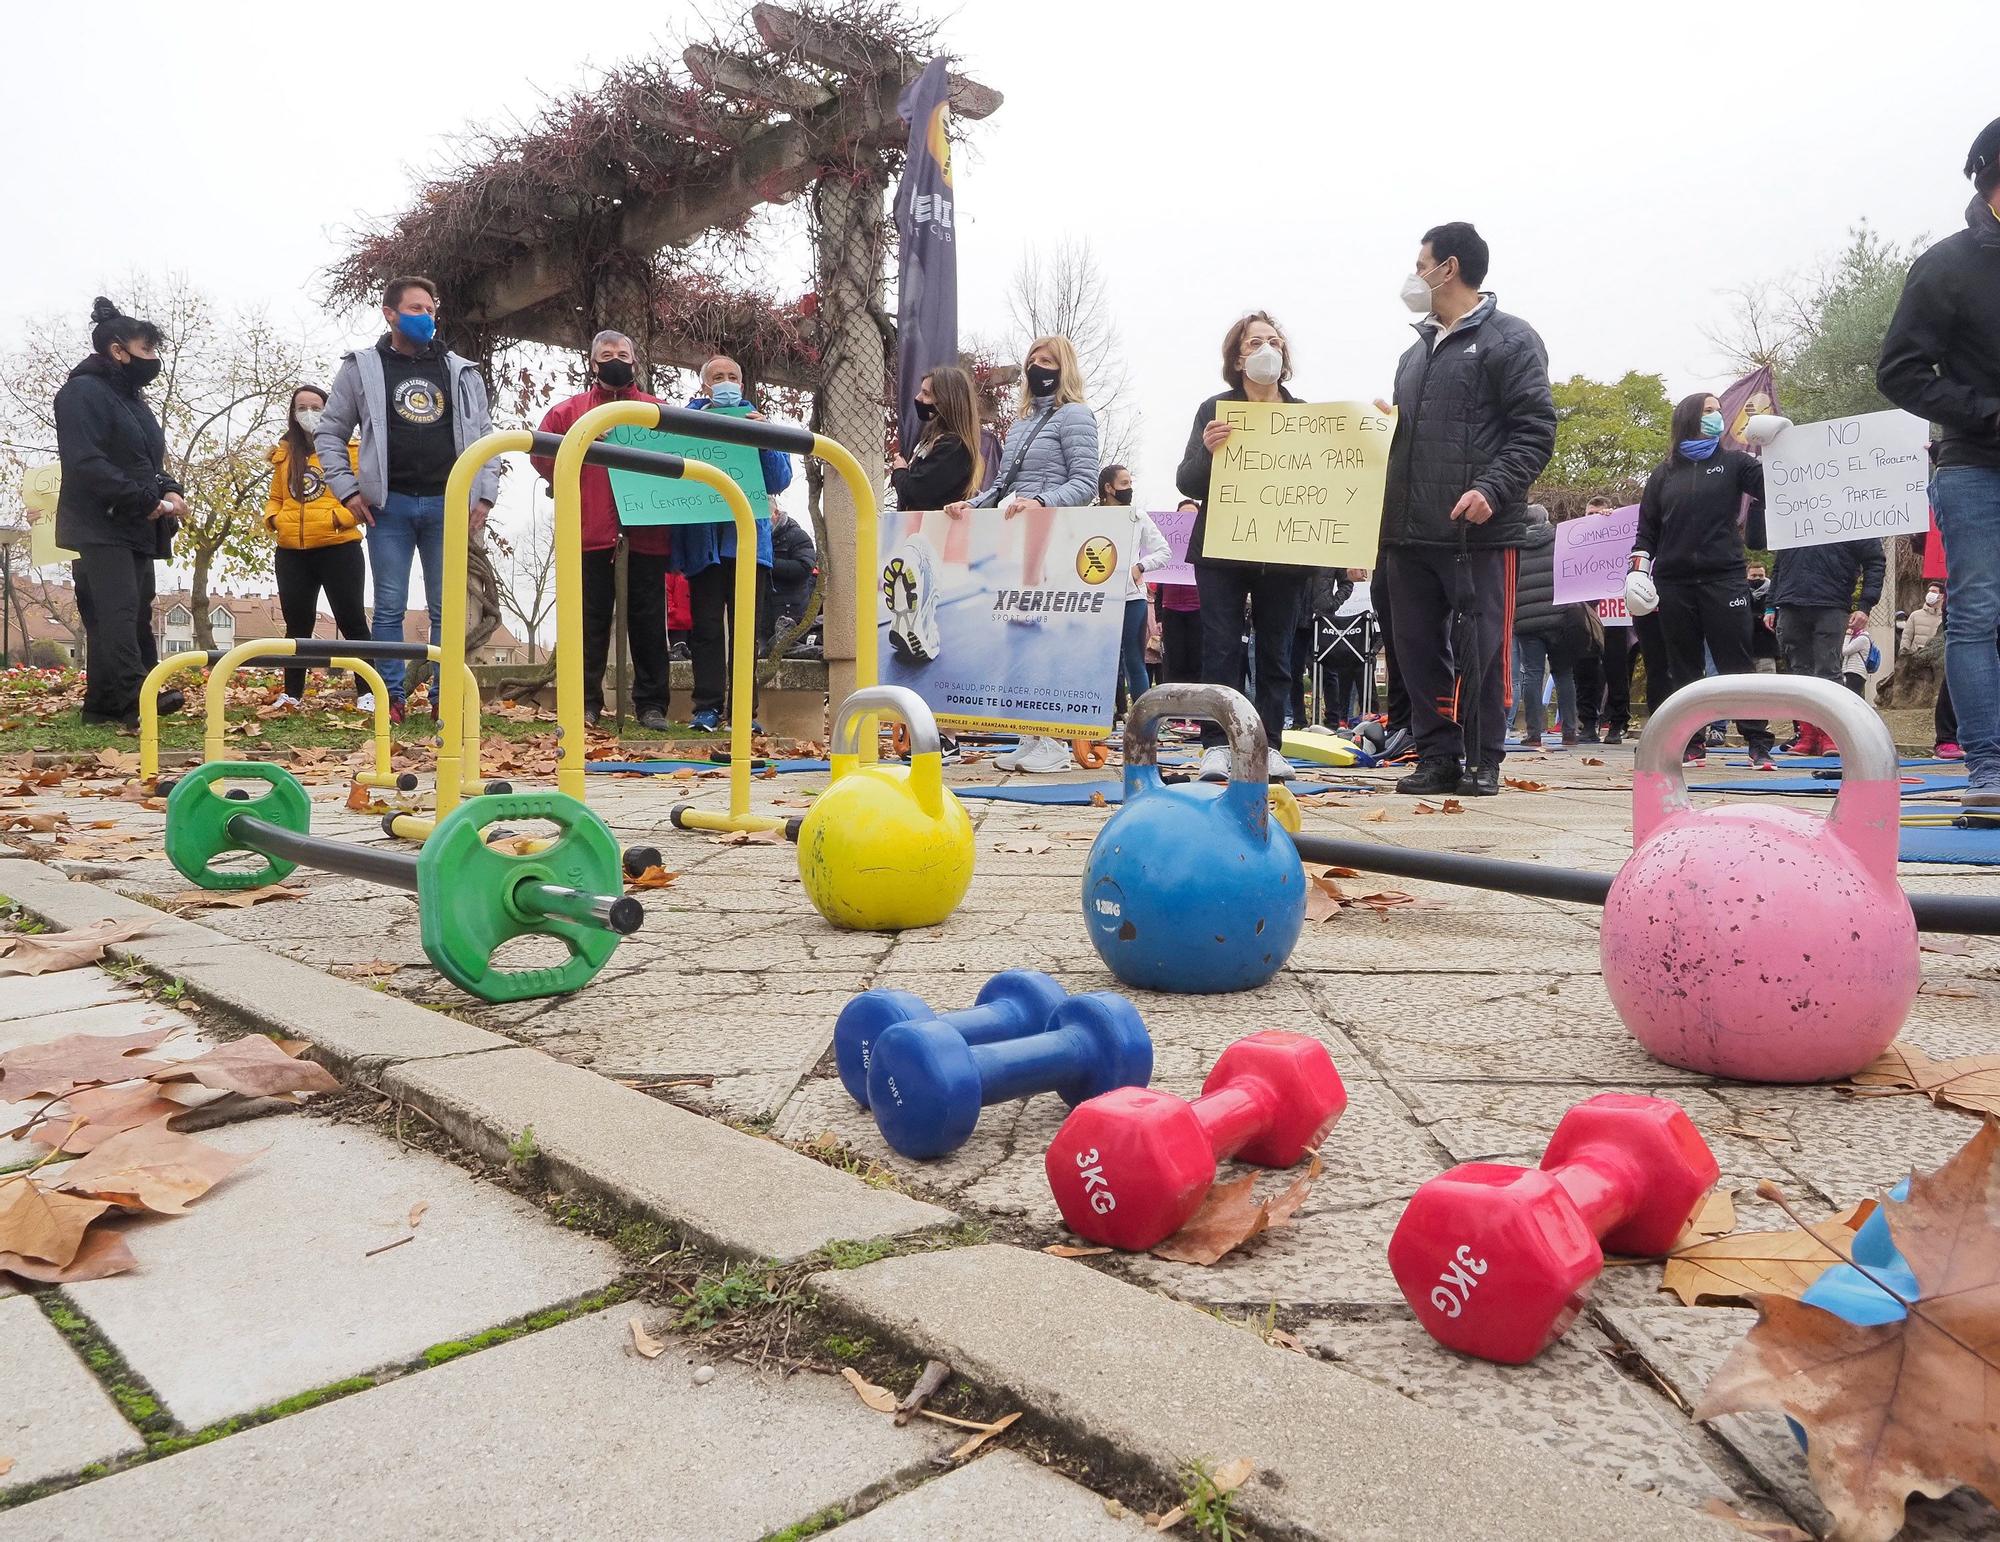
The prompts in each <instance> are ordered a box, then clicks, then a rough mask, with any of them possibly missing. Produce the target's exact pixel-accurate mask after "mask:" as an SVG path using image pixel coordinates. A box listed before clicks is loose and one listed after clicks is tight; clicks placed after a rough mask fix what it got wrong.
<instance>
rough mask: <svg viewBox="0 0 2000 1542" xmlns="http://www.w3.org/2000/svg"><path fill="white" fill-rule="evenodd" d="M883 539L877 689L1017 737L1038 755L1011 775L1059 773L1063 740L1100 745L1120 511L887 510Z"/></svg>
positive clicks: (1107, 700) (1107, 722) (1107, 698)
mask: <svg viewBox="0 0 2000 1542" xmlns="http://www.w3.org/2000/svg"><path fill="white" fill-rule="evenodd" d="M883 532H884V541H883V552H884V560H883V564H882V573H881V582H880V584H879V585H878V586H877V590H876V593H877V596H878V599H877V611H876V616H877V624H878V627H879V632H880V635H879V638H878V642H879V644H880V647H879V657H880V659H881V661H882V662H881V674H882V682H883V684H885V685H905V686H908V687H909V688H910V689H911V690H913V691H915V692H916V693H917V694H918V695H919V696H921V697H922V698H923V699H924V702H925V704H926V705H928V706H929V707H930V709H931V711H932V713H933V714H935V715H936V717H937V720H938V724H939V726H940V727H942V728H945V729H947V730H971V731H975V732H979V731H986V732H997V733H1008V732H1012V733H1018V734H1021V735H1022V736H1023V745H1024V747H1025V748H1024V751H1023V753H1030V752H1032V753H1034V754H1035V755H1036V757H1037V759H1036V763H1035V764H1034V765H1030V766H1024V767H1023V769H1030V770H1056V769H1062V767H1060V766H1057V765H1055V764H1047V765H1044V764H1042V763H1041V762H1042V761H1050V762H1053V761H1054V760H1055V759H1056V758H1057V757H1058V756H1059V757H1060V759H1061V760H1062V761H1063V762H1065V763H1066V762H1067V761H1068V759H1069V749H1068V745H1067V743H1066V742H1063V741H1067V740H1070V739H1104V738H1108V737H1110V734H1111V722H1112V710H1113V707H1114V705H1115V704H1116V699H1117V690H1118V650H1119V645H1120V643H1121V641H1122V637H1123V627H1124V619H1125V594H1126V588H1127V585H1126V581H1125V572H1124V570H1125V568H1126V567H1128V566H1129V565H1130V564H1131V561H1132V556H1131V550H1130V548H1131V546H1132V514H1131V511H1130V510H1129V509H1125V508H1086V509H1029V510H1024V511H1023V512H1022V513H1020V514H1018V515H1016V516H1015V517H1014V518H1012V519H1009V518H1007V517H1006V516H1005V515H1003V514H1002V513H1001V512H1000V511H999V510H998V509H974V510H972V511H970V512H969V513H968V514H966V515H965V517H964V518H962V519H952V518H951V517H950V516H949V515H946V514H943V513H901V514H887V513H885V514H884V516H883ZM1031 737H1032V738H1034V739H1036V740H1037V741H1039V742H1038V743H1037V744H1034V745H1029V744H1028V740H1029V738H1031Z"/></svg>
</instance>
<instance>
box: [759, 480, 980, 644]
mask: <svg viewBox="0 0 2000 1542" xmlns="http://www.w3.org/2000/svg"><path fill="white" fill-rule="evenodd" d="M954 442H956V441H954ZM818 571H819V549H818V548H817V547H815V546H814V545H813V538H812V532H811V531H809V530H807V529H806V527H805V526H804V525H801V524H800V523H799V522H798V521H797V520H796V519H783V520H773V521H772V522H771V608H772V610H773V611H774V612H775V613H776V614H777V615H780V616H790V617H792V618H793V619H794V620H796V619H797V618H798V617H800V616H803V615H804V614H805V613H806V601H807V600H809V599H811V598H812V587H813V575H814V574H816V573H817V572H818Z"/></svg>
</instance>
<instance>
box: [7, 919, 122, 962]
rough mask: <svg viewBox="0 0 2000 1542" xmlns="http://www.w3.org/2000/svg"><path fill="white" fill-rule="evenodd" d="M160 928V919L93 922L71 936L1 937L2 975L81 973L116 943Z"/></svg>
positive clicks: (57, 933) (11, 935) (14, 935)
mask: <svg viewBox="0 0 2000 1542" xmlns="http://www.w3.org/2000/svg"><path fill="white" fill-rule="evenodd" d="M159 924H160V918H159V917H158V916H142V917H141V918H139V919H138V920H136V921H114V920H109V919H106V920H103V921H93V922H91V923H90V925H88V926H79V927H78V928H76V930H74V931H68V932H36V933H32V934H31V933H25V932H13V933H9V934H8V935H7V936H4V937H0V974H54V973H56V972H58V971H59V970H63V969H81V968H82V967H83V966H84V965H85V964H94V963H96V962H97V961H98V960H99V959H101V958H102V957H104V952H105V949H107V948H109V947H110V946H111V945H112V944H113V943H116V942H130V941H131V940H132V939H133V938H134V937H138V936H142V935H143V934H145V933H146V932H149V931H151V930H152V929H153V928H154V927H156V926H158V925H159Z"/></svg>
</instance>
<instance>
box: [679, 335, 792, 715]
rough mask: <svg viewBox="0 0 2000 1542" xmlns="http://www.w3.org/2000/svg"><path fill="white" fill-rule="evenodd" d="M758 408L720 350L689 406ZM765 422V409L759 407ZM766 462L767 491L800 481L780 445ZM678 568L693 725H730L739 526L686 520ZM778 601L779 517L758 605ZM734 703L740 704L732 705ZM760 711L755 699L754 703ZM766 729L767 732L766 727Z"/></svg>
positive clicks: (763, 523)
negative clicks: (774, 585)
mask: <svg viewBox="0 0 2000 1542" xmlns="http://www.w3.org/2000/svg"><path fill="white" fill-rule="evenodd" d="M751 405H753V404H752V403H751V401H750V398H749V397H748V396H747V395H745V394H744V390H743V366H742V365H740V364H738V363H737V362H736V361H735V360H734V359H732V358H730V357H729V356H728V355H727V354H717V355H716V356H715V357H714V358H712V359H710V360H709V361H708V362H707V363H706V364H704V365H702V367H701V395H699V396H697V397H695V398H694V399H693V400H692V401H690V402H689V403H688V406H689V408H691V409H692V410H693V411H696V412H702V411H705V410H707V409H708V408H710V407H746V406H751ZM750 416H751V417H753V418H757V419H762V418H763V416H764V414H763V413H761V412H752V413H751V414H750ZM757 455H758V459H759V460H761V461H762V462H763V467H764V491H765V492H767V493H781V492H783V491H784V490H785V489H786V488H788V487H790V486H791V485H792V458H791V457H790V456H789V455H786V454H784V453H782V452H781V451H778V450H759V451H758V452H757ZM674 570H675V571H676V572H679V573H683V574H685V575H686V576H687V581H688V603H689V606H690V608H691V609H692V612H693V619H692V623H691V627H690V631H691V634H692V635H691V636H690V638H689V646H690V649H691V651H692V652H693V654H694V712H693V714H692V716H690V717H689V719H688V722H689V723H690V724H691V725H692V726H694V727H695V728H697V729H699V730H700V731H701V732H703V733H714V732H716V731H717V730H718V729H720V728H721V727H722V715H723V708H724V703H725V702H726V700H727V697H728V681H729V638H730V635H731V630H732V629H733V627H734V625H735V621H736V526H735V524H734V523H733V522H732V521H730V520H726V519H725V520H719V521H716V522H713V523H710V524H705V525H679V526H676V527H675V530H674ZM770 603H771V522H770V521H769V520H759V521H758V522H757V608H758V610H759V611H762V610H764V609H766V608H767V607H768V606H769V605H770ZM732 705H733V704H732ZM751 710H752V712H753V713H754V712H755V710H756V709H755V704H754V703H753V704H752V708H751ZM756 726H759V731H761V725H756Z"/></svg>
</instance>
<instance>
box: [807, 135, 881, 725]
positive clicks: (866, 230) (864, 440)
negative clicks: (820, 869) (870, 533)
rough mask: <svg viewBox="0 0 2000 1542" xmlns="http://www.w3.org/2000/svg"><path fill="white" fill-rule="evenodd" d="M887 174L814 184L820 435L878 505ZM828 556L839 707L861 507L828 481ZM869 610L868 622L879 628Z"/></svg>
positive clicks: (850, 684) (848, 668)
mask: <svg viewBox="0 0 2000 1542" xmlns="http://www.w3.org/2000/svg"><path fill="white" fill-rule="evenodd" d="M887 189H888V176H887V173H886V172H885V171H883V170H882V168H881V164H880V162H879V160H872V159H871V163H870V164H867V165H864V166H862V167H859V168H856V169H855V170H853V171H851V172H849V171H847V170H845V169H843V170H841V171H839V172H835V173H832V174H825V175H822V176H821V177H820V178H819V180H818V181H816V182H815V183H814V184H813V195H812V196H813V211H814V214H815V216H816V224H817V230H816V232H815V235H816V242H815V246H814V252H813V263H814V277H815V285H816V288H817V290H818V293H819V312H818V318H817V319H818V323H819V341H820V377H819V382H818V388H817V389H816V390H815V391H814V392H813V421H812V427H813V431H814V432H815V433H818V434H822V435H824V436H825V437H826V438H828V439H833V440H837V441H838V442H839V443H840V444H842V445H844V446H846V448H847V449H848V450H849V451H851V452H852V453H853V455H854V457H855V459H856V460H858V461H860V462H861V466H862V469H863V470H864V471H865V472H866V473H867V474H868V479H869V482H870V485H871V486H872V487H873V488H874V490H875V498H876V504H877V507H878V508H879V507H880V504H881V499H882V496H883V492H884V489H885V485H886V478H885V475H884V464H883V458H882V433H883V416H882V412H883V406H882V393H883V385H884V382H885V380H886V379H887V354H886V350H885V348H884V345H883V339H882V332H881V329H880V327H879V326H878V325H877V323H876V320H875V314H874V306H875V304H876V303H877V302H878V301H879V299H880V297H881V293H882V242H883V219H884V216H883V198H884V195H885V194H886V192H887ZM820 511H821V517H822V518H823V519H824V520H825V522H826V533H827V546H828V550H826V551H824V552H822V553H821V554H820V564H821V567H822V568H823V570H824V571H825V573H826V601H825V609H824V616H825V622H826V626H825V635H826V668H827V691H828V695H829V696H830V698H831V700H832V702H833V703H834V704H835V705H838V703H840V702H841V701H842V700H843V699H845V698H846V697H847V696H848V695H849V694H850V693H852V691H853V690H854V685H855V680H854V627H855V614H854V603H855V592H854V591H855V570H856V555H855V547H854V535H855V531H854V519H855V509H854V504H853V500H852V499H850V498H849V497H848V493H847V488H846V485H845V484H844V483H842V482H841V481H840V479H839V478H838V477H835V476H832V475H828V476H827V477H826V478H825V480H824V483H823V486H822V490H821V497H820ZM874 620H875V618H874V614H873V611H872V610H871V611H870V612H869V613H868V614H866V615H864V616H863V617H862V618H861V622H862V624H863V625H865V626H873V625H874Z"/></svg>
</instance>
